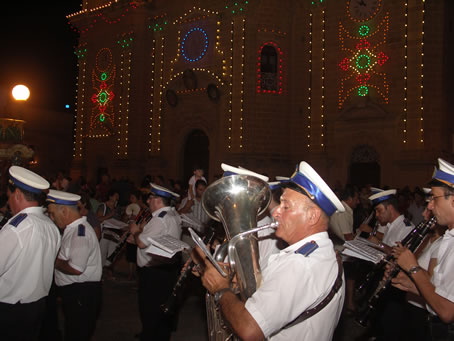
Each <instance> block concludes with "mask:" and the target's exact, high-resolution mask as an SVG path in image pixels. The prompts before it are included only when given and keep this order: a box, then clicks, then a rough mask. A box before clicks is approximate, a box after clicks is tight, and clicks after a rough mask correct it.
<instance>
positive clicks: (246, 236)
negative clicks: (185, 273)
mask: <svg viewBox="0 0 454 341" xmlns="http://www.w3.org/2000/svg"><path fill="white" fill-rule="evenodd" d="M270 201H271V190H270V188H269V186H268V183H267V182H266V181H264V180H262V179H260V178H258V177H255V176H252V175H240V174H235V175H230V176H226V177H223V178H221V179H219V180H217V181H216V182H214V183H212V184H211V185H210V186H208V187H207V189H206V190H205V192H204V193H203V196H202V206H203V208H204V209H205V211H206V212H207V214H208V215H209V216H210V217H211V218H212V219H214V220H217V221H220V222H221V223H222V225H223V227H224V230H225V234H226V239H227V241H226V243H224V244H223V245H222V246H221V247H220V248H219V249H218V251H217V252H216V254H215V255H214V258H215V259H216V260H217V261H224V259H225V257H226V256H227V254H228V256H229V263H230V267H231V270H232V272H233V274H235V275H236V280H237V285H238V288H239V294H240V297H241V299H242V300H243V301H246V300H247V299H248V298H249V297H251V296H252V294H253V293H254V292H255V291H256V290H257V289H258V288H259V287H260V284H261V282H262V276H261V272H260V265H259V251H258V242H257V233H256V232H257V230H258V229H257V216H258V215H260V214H261V213H263V212H264V211H265V210H266V209H267V207H268V205H269V203H270ZM268 227H269V226H268ZM233 274H232V275H231V276H232V277H233ZM230 279H232V278H230ZM206 303H207V315H208V316H207V317H208V330H209V339H210V340H216V341H218V340H234V336H233V334H232V333H231V332H230V331H228V329H227V327H226V326H225V325H224V324H223V322H222V321H220V320H222V318H221V314H220V312H219V309H217V307H216V305H215V304H214V300H213V298H212V297H211V295H209V294H207V300H206ZM220 328H222V329H224V330H220Z"/></svg>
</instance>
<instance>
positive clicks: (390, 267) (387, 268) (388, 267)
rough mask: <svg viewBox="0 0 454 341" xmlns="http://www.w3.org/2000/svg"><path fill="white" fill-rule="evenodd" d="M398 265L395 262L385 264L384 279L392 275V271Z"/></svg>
mask: <svg viewBox="0 0 454 341" xmlns="http://www.w3.org/2000/svg"><path fill="white" fill-rule="evenodd" d="M396 266H397V265H395V264H394V263H388V264H386V266H385V273H384V274H383V279H384V280H386V279H388V277H389V276H390V274H391V272H392V271H393V270H394V269H395V267H396Z"/></svg>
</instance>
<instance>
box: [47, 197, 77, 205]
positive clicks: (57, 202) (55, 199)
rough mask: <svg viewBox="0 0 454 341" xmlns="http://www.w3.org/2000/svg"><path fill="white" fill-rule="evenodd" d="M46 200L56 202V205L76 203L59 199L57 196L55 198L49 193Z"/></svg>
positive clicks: (75, 203)
mask: <svg viewBox="0 0 454 341" xmlns="http://www.w3.org/2000/svg"><path fill="white" fill-rule="evenodd" d="M46 201H49V202H51V203H53V204H58V205H77V201H74V200H64V199H59V198H55V197H53V196H51V195H47V199H46Z"/></svg>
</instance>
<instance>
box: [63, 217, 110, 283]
mask: <svg viewBox="0 0 454 341" xmlns="http://www.w3.org/2000/svg"><path fill="white" fill-rule="evenodd" d="M58 258H60V259H62V260H67V261H68V264H69V265H70V266H71V267H72V268H73V269H76V270H78V271H80V272H82V273H81V274H80V275H67V274H65V273H63V272H61V271H59V270H55V284H57V285H58V286H64V285H69V284H73V283H83V282H99V281H100V280H101V275H102V264H101V251H100V249H99V242H98V238H97V237H96V233H95V231H94V229H93V227H91V225H90V224H89V223H88V221H87V217H85V216H84V217H81V218H79V219H77V220H74V221H73V222H72V223H71V224H69V225H68V226H66V228H65V230H64V232H63V237H62V239H61V247H60V252H59V253H58Z"/></svg>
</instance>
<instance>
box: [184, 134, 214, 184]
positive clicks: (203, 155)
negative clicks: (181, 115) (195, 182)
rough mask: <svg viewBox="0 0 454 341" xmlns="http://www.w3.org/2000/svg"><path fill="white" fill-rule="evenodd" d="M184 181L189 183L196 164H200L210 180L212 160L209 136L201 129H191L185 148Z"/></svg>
mask: <svg viewBox="0 0 454 341" xmlns="http://www.w3.org/2000/svg"><path fill="white" fill-rule="evenodd" d="M183 160H184V161H183V172H184V173H183V181H185V184H187V183H188V181H189V178H190V177H191V176H192V175H193V167H194V165H199V166H200V167H202V169H203V170H204V171H205V175H204V176H205V178H206V179H207V180H208V171H209V169H208V165H209V160H210V151H209V140H208V136H207V135H206V134H205V133H204V132H203V131H202V130H200V129H196V130H193V131H191V132H190V133H189V134H188V136H187V138H186V143H185V145H184V149H183Z"/></svg>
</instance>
